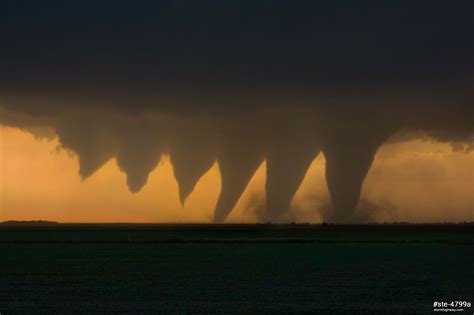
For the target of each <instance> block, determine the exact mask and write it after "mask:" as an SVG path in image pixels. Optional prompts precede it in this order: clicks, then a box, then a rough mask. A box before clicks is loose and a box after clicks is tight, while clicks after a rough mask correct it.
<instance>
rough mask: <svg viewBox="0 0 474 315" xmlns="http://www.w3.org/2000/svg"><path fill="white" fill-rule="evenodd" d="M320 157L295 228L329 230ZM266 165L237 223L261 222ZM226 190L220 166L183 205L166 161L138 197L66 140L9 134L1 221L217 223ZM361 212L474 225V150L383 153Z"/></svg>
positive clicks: (3, 156)
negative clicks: (83, 163) (84, 167)
mask: <svg viewBox="0 0 474 315" xmlns="http://www.w3.org/2000/svg"><path fill="white" fill-rule="evenodd" d="M324 163H325V161H324V156H322V155H319V156H318V157H317V159H316V160H315V161H314V162H313V164H312V165H311V168H310V170H309V171H308V173H307V175H306V178H305V180H304V182H303V184H302V185H301V187H300V189H299V191H298V193H297V194H296V196H295V198H294V200H293V206H292V210H291V212H290V214H289V215H288V220H293V219H296V220H297V221H300V222H301V221H311V222H320V221H321V217H320V214H319V211H325V209H327V207H328V204H329V195H328V191H327V188H326V183H325V177H324ZM264 182H265V164H263V165H262V166H261V167H260V169H259V170H258V171H257V173H256V174H255V175H254V177H253V179H252V181H251V182H250V184H249V185H248V187H247V189H246V191H245V192H244V194H243V196H242V197H241V199H240V200H239V202H238V204H237V206H236V208H235V209H234V211H233V212H232V214H231V215H230V217H229V219H228V220H227V222H256V221H258V220H259V219H258V218H259V216H258V213H259V211H260V209H259V208H260V206H259V205H261V204H263V192H264ZM219 190H220V175H219V170H218V165H217V164H215V165H214V166H213V167H212V169H211V170H210V171H209V172H208V173H207V174H206V175H205V176H204V177H203V178H202V179H201V180H200V182H199V183H198V185H197V187H196V189H195V190H194V192H193V193H192V194H191V196H190V197H189V199H188V200H187V201H186V204H185V206H184V208H182V207H181V205H180V203H179V198H178V187H177V183H176V181H175V179H174V175H173V169H172V165H171V164H170V162H169V159H168V158H167V157H165V158H164V159H163V160H162V162H161V163H160V165H159V166H158V167H157V168H156V169H155V170H154V171H153V172H152V173H151V174H150V177H149V181H148V184H147V185H146V186H145V187H144V188H143V190H142V191H141V192H139V193H137V194H133V193H130V192H129V191H128V189H127V186H126V179H125V174H123V173H122V172H121V171H120V170H119V168H118V167H117V165H116V161H115V160H111V161H109V162H108V163H107V164H106V165H105V166H104V167H103V168H102V169H100V170H99V171H98V172H97V173H95V174H94V175H93V176H92V177H90V178H88V179H87V180H85V181H83V182H82V181H81V179H80V177H79V175H78V161H77V157H76V156H75V155H74V154H72V153H70V152H67V151H65V150H63V149H59V142H58V140H57V139H50V140H48V139H37V138H35V137H34V136H33V135H32V134H30V133H28V132H26V131H22V130H20V129H15V128H10V127H3V126H0V221H6V220H54V221H60V222H209V221H210V220H211V218H212V212H213V208H214V206H215V203H216V200H217V197H218V194H219ZM360 209H361V211H362V214H363V212H364V211H365V212H370V215H371V218H372V220H374V221H411V222H438V221H474V152H472V151H471V152H469V153H466V152H453V151H452V149H451V147H450V146H449V145H448V144H443V143H436V142H432V141H427V140H426V139H425V140H421V139H420V140H412V141H409V142H403V143H392V144H386V145H384V146H383V147H382V148H381V149H380V150H379V152H378V153H377V155H376V158H375V161H374V164H373V166H372V169H371V170H370V172H369V174H368V176H367V179H366V181H365V185H364V188H363V193H362V201H361V206H360Z"/></svg>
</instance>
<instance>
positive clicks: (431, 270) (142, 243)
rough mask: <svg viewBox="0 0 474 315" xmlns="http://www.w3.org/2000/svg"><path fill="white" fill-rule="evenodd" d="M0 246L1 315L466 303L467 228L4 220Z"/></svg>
mask: <svg viewBox="0 0 474 315" xmlns="http://www.w3.org/2000/svg"><path fill="white" fill-rule="evenodd" d="M0 249H1V253H2V255H1V257H2V258H1V260H0V313H1V314H2V315H6V314H11V313H22V314H37V313H89V314H90V313H163V312H164V313H196V312H198V313H216V312H217V313H281V312H289V313H295V312H296V313H298V312H313V313H320V314H332V313H347V314H358V313H361V314H365V313H380V314H386V313H399V314H407V313H421V314H429V313H431V312H432V311H433V302H434V301H452V300H464V301H470V302H471V303H473V302H474V268H473V266H474V227H473V226H472V225H471V226H469V225H464V226H462V225H458V226H359V227H357V226H309V225H302V226H300V225H293V226H292V225H288V226H275V225H244V226H242V225H229V226H214V225H180V226H176V225H52V226H16V225H13V226H12V225H3V226H0ZM472 312H473V308H470V309H466V313H467V314H472Z"/></svg>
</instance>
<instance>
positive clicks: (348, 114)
mask: <svg viewBox="0 0 474 315" xmlns="http://www.w3.org/2000/svg"><path fill="white" fill-rule="evenodd" d="M2 6H3V10H1V12H2V13H0V14H1V19H0V32H1V35H2V49H1V50H0V82H1V86H0V101H1V102H2V103H1V104H2V105H3V106H4V108H6V110H4V111H3V112H1V116H0V120H1V123H3V124H8V125H13V126H19V127H22V128H25V129H30V130H31V128H29V127H28V128H27V127H25V126H32V125H35V124H37V125H47V126H51V127H54V128H55V130H56V132H57V134H58V137H59V139H60V141H61V144H62V145H63V147H65V148H67V149H70V150H72V151H74V152H75V153H77V155H78V156H79V163H80V175H81V176H82V177H83V178H87V177H88V176H90V175H92V174H93V173H94V172H95V171H96V170H97V169H99V168H100V167H101V166H102V165H103V164H105V163H106V162H107V161H108V160H109V159H111V158H114V157H115V158H117V161H118V165H119V166H120V168H121V169H122V170H123V171H124V172H125V173H126V174H127V184H128V186H129V188H130V190H131V191H134V192H136V191H139V190H140V189H141V188H142V187H143V186H144V185H145V184H146V182H147V179H148V174H149V173H150V172H151V171H152V170H153V169H154V168H155V167H156V165H157V164H158V163H159V161H160V159H161V156H162V155H163V154H169V155H170V158H171V161H172V164H173V167H174V173H175V177H176V179H177V181H178V184H179V189H180V199H181V201H182V202H183V203H184V202H185V200H186V198H187V196H189V194H190V193H191V192H192V190H193V188H194V186H195V185H196V183H197V182H198V180H199V179H200V177H201V176H202V175H203V174H204V173H205V172H206V171H207V170H209V168H210V167H211V166H212V165H213V163H214V162H216V161H217V162H218V164H219V168H220V172H221V178H222V191H221V195H220V197H219V200H218V202H217V205H216V212H215V220H216V221H223V220H225V218H226V217H227V215H228V214H229V213H230V211H232V209H233V208H234V206H235V204H236V202H237V201H238V199H239V197H240V195H241V194H242V192H243V190H244V189H245V187H246V186H247V183H248V182H249V181H250V179H251V178H252V176H253V174H254V173H255V171H256V170H257V168H258V167H259V166H260V165H261V163H262V162H263V161H264V160H266V162H267V183H266V192H267V198H266V204H267V212H268V216H269V217H271V218H274V219H276V220H278V218H281V216H282V215H283V214H284V213H285V212H286V211H287V209H288V207H289V204H290V202H291V200H292V198H293V195H294V194H295V192H296V190H297V189H298V187H299V185H300V184H301V182H302V180H303V178H304V176H305V174H306V171H307V169H308V167H309V165H310V163H311V162H312V161H313V160H314V158H315V157H316V156H317V155H318V154H319V153H320V152H323V153H324V155H325V157H326V160H327V169H326V177H327V182H328V188H329V190H330V195H331V198H332V206H333V211H332V212H331V217H330V219H331V220H333V221H339V222H341V221H345V220H347V219H348V218H350V217H351V214H352V211H353V209H354V208H355V207H356V205H357V203H358V201H359V195H360V191H361V188H362V185H363V182H364V179H365V176H366V174H367V172H368V170H369V169H370V166H371V164H372V160H373V158H374V155H375V153H376V152H377V149H378V148H379V147H380V146H381V145H382V144H383V143H384V142H386V141H392V139H391V137H392V136H393V135H395V134H397V132H400V130H403V135H404V136H399V139H401V138H403V137H405V139H407V138H409V137H418V136H419V135H420V134H423V135H428V136H429V137H431V138H433V139H436V140H439V141H444V142H450V143H451V144H452V145H453V148H455V149H459V148H460V147H462V149H463V150H466V149H469V148H470V149H472V147H473V145H472V143H473V129H472V126H473V119H474V113H473V106H474V97H473V78H474V60H473V58H474V57H473V56H474V41H473V40H472V38H473V37H474V36H473V35H474V34H473V31H472V30H473V29H474V19H473V17H472V15H473V13H472V12H474V7H473V4H472V2H471V1H457V2H456V3H450V4H448V3H446V2H437V1H430V2H424V1H423V2H421V1H416V2H411V3H405V4H401V3H399V2H394V3H387V2H383V3H382V2H372V3H368V2H357V3H356V2H351V3H349V2H348V3H335V2H334V3H322V2H321V3H315V2H309V1H308V2H306V1H296V2H294V1H292V2H290V1H260V2H255V1H158V2H143V3H140V4H135V5H132V4H131V3H130V2H124V1H114V2H107V1H100V2H99V1H96V2H90V3H86V2H84V1H81V2H73V1H69V2H66V3H64V2H59V1H56V2H55V1H42V2H37V1H6V2H4V3H3V4H2Z"/></svg>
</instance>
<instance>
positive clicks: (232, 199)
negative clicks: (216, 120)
mask: <svg viewBox="0 0 474 315" xmlns="http://www.w3.org/2000/svg"><path fill="white" fill-rule="evenodd" d="M256 137H258V135H257V134H255V132H252V131H250V130H249V129H244V128H239V129H237V130H230V131H229V132H224V133H223V137H222V138H221V142H220V145H219V148H218V155H217V161H218V163H219V170H220V173H221V192H220V195H219V199H218V200H217V204H216V208H215V212H214V222H224V221H225V219H226V218H227V216H228V215H229V213H230V212H231V211H232V209H234V207H235V205H236V204H237V201H238V200H239V198H240V196H241V195H242V193H243V192H244V190H245V188H246V187H247V184H248V183H249V182H250V180H251V179H252V176H253V175H254V173H255V172H256V171H257V169H258V167H259V166H260V165H261V164H262V162H263V160H264V159H265V149H264V148H263V147H262V143H263V142H262V141H256V139H255V138H256Z"/></svg>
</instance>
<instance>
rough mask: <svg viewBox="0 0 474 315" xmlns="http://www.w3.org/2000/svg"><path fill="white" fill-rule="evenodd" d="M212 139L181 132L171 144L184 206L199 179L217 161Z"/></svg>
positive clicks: (172, 159) (172, 161) (175, 174)
mask: <svg viewBox="0 0 474 315" xmlns="http://www.w3.org/2000/svg"><path fill="white" fill-rule="evenodd" d="M210 137H211V135H201V134H200V133H199V132H198V131H191V132H181V133H176V134H174V136H173V138H172V140H171V141H170V143H169V153H170V160H171V163H172V165H173V172H174V176H175V178H176V181H177V182H178V187H179V200H180V202H181V205H182V206H184V203H185V201H186V199H187V198H188V196H189V195H190V194H191V193H192V192H193V190H194V187H195V186H196V184H197V183H198V181H199V179H201V177H202V176H203V175H204V174H205V173H206V172H207V171H209V169H210V168H211V167H212V165H213V164H214V162H215V161H216V149H215V145H213V143H212V141H210Z"/></svg>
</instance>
